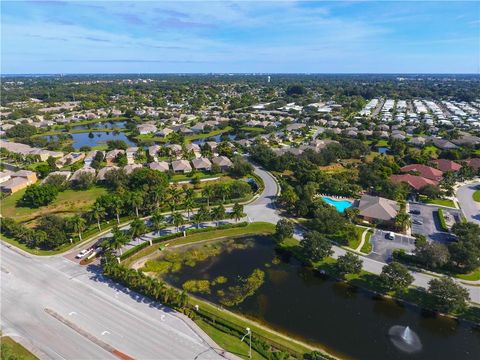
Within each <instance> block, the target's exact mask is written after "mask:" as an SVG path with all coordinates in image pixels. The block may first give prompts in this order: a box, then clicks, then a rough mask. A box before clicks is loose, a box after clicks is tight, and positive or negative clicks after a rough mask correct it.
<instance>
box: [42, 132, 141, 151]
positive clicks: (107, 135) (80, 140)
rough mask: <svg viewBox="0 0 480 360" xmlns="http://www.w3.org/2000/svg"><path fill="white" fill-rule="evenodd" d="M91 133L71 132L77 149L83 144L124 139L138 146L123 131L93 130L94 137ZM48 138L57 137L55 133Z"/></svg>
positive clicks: (92, 145) (91, 144) (89, 144)
mask: <svg viewBox="0 0 480 360" xmlns="http://www.w3.org/2000/svg"><path fill="white" fill-rule="evenodd" d="M89 134H90V133H88V132H85V133H77V134H71V135H72V138H73V144H72V146H73V147H74V148H75V149H80V148H81V147H82V146H90V147H94V146H98V145H105V144H106V142H107V141H108V140H123V141H125V143H126V144H127V145H128V146H136V145H135V143H134V142H133V141H131V140H129V139H128V138H127V136H126V135H125V134H124V133H122V132H119V133H117V132H113V131H108V132H92V134H93V137H90V136H89ZM47 139H48V140H54V139H56V136H55V135H50V136H47Z"/></svg>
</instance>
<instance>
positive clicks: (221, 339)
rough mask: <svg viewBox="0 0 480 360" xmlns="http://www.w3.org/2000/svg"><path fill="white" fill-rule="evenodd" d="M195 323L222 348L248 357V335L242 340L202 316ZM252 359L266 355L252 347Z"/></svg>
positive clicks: (244, 357)
mask: <svg viewBox="0 0 480 360" xmlns="http://www.w3.org/2000/svg"><path fill="white" fill-rule="evenodd" d="M195 323H196V324H197V325H198V326H199V327H200V328H201V329H202V330H203V331H205V332H206V333H207V334H208V336H210V338H212V340H213V341H215V343H216V344H217V345H218V346H220V347H221V348H222V349H225V350H226V351H228V352H229V353H232V354H234V355H237V356H239V357H241V358H242V359H248V348H249V346H248V337H247V338H246V339H245V340H244V341H240V339H239V338H238V337H236V336H233V335H230V334H227V333H224V332H223V331H220V330H219V329H217V328H215V327H213V326H211V325H210V324H208V323H207V322H205V321H204V320H202V319H201V318H199V319H196V320H195ZM252 359H265V357H263V356H262V355H261V354H259V353H257V352H256V351H255V350H253V349H252Z"/></svg>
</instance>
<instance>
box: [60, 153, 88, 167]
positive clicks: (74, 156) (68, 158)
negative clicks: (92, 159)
mask: <svg viewBox="0 0 480 360" xmlns="http://www.w3.org/2000/svg"><path fill="white" fill-rule="evenodd" d="M84 158H85V153H83V152H78V153H69V154H67V155H65V156H63V157H61V158H60V159H58V160H57V161H56V162H55V165H56V166H57V167H58V168H62V167H64V166H65V165H71V164H75V163H76V162H78V161H80V160H83V159H84Z"/></svg>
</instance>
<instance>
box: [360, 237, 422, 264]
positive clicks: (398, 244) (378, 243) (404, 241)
mask: <svg viewBox="0 0 480 360" xmlns="http://www.w3.org/2000/svg"><path fill="white" fill-rule="evenodd" d="M388 233H389V231H384V230H375V233H374V234H373V235H372V237H371V238H370V242H371V243H372V252H371V253H370V254H369V255H368V257H369V258H371V259H374V260H378V261H381V262H387V261H389V260H391V257H392V253H393V250H395V249H403V250H405V251H406V252H411V251H413V249H414V248H415V239H414V238H412V237H411V236H407V235H401V234H395V237H394V239H393V240H390V239H387V234H388Z"/></svg>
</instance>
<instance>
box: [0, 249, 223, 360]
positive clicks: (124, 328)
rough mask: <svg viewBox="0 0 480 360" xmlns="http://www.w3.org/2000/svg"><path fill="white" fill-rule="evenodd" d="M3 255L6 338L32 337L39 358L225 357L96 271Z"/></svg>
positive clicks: (61, 261)
mask: <svg viewBox="0 0 480 360" xmlns="http://www.w3.org/2000/svg"><path fill="white" fill-rule="evenodd" d="M0 250H1V252H2V264H1V277H2V279H1V294H2V298H1V318H2V324H1V325H2V332H3V334H5V335H12V336H21V337H23V338H26V339H28V340H29V341H30V343H32V344H33V345H34V347H35V348H36V353H37V355H39V357H40V358H52V359H114V358H118V357H119V356H115V355H114V354H113V353H112V352H110V351H108V347H111V348H113V349H115V350H117V351H119V352H121V353H123V354H126V355H127V356H129V357H132V358H135V359H218V358H221V357H220V355H218V354H217V353H216V352H215V351H214V350H213V349H212V348H211V347H210V346H209V344H208V343H207V342H206V341H205V340H204V339H206V340H207V341H208V340H209V339H208V338H207V337H206V335H204V334H202V333H201V331H198V332H197V331H194V330H193V329H192V326H194V328H196V325H194V324H193V323H192V322H190V321H189V320H188V321H186V320H184V319H183V318H180V317H179V315H177V314H174V313H173V312H172V310H171V309H169V308H165V307H163V306H161V305H159V304H157V303H152V302H151V301H149V300H148V299H145V298H144V297H142V296H139V295H137V294H135V293H132V292H130V291H129V290H128V289H125V288H123V287H121V286H119V285H116V284H115V283H113V282H111V281H109V280H108V279H104V278H103V277H102V276H101V275H99V273H98V272H97V271H98V269H97V268H95V267H94V266H90V267H88V268H87V267H81V266H78V265H77V264H75V263H73V262H71V261H70V260H67V259H65V258H64V257H48V258H40V257H33V256H27V255H23V254H22V253H19V252H17V251H14V250H12V249H10V248H7V246H5V245H4V244H2V245H1V248H0ZM46 309H49V310H52V311H53V312H55V313H57V314H59V316H61V317H62V318H64V319H66V321H69V322H71V326H69V325H66V324H64V323H63V322H61V321H59V320H58V319H56V318H55V317H53V316H51V315H50V314H48V313H47V312H46V311H45V310H46ZM76 327H78V328H79V329H80V330H78V329H75V328H76ZM197 329H198V328H197ZM99 342H102V343H103V344H106V345H108V347H107V350H106V349H105V347H102V346H99V345H98V343H99Z"/></svg>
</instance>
